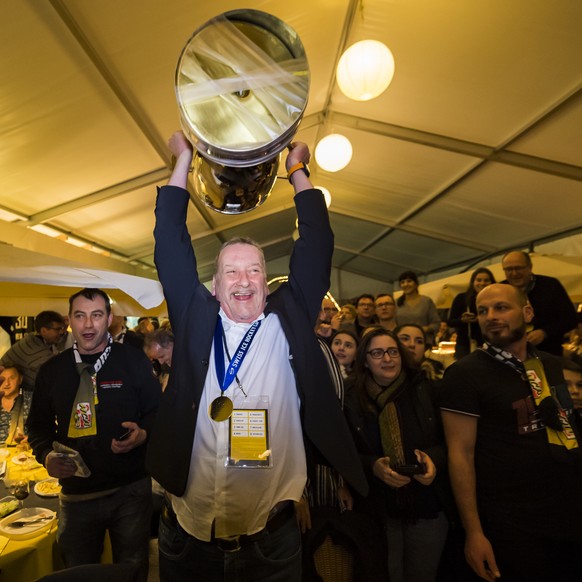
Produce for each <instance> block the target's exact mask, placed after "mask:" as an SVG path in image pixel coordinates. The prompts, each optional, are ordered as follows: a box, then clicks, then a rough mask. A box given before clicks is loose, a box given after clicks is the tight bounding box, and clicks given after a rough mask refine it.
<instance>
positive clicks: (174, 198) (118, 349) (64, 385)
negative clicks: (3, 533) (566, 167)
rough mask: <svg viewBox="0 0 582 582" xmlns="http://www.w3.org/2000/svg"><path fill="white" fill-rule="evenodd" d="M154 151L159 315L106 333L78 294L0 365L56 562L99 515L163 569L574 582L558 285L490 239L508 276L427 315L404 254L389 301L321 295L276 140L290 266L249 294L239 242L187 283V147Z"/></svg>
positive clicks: (327, 248) (253, 264)
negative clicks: (47, 514) (166, 155)
mask: <svg viewBox="0 0 582 582" xmlns="http://www.w3.org/2000/svg"><path fill="white" fill-rule="evenodd" d="M169 146H170V150H171V152H172V154H173V156H174V157H175V159H176V164H175V167H174V170H173V173H172V176H171V178H170V180H169V183H168V184H167V185H166V186H164V187H162V188H160V190H159V192H158V198H157V203H156V227H155V231H154V236H155V240H156V247H155V261H156V265H157V268H158V273H159V278H160V281H161V283H162V285H163V287H164V294H165V297H166V301H167V305H168V311H169V321H167V322H164V323H163V324H162V325H159V323H158V322H157V321H154V320H152V319H151V318H147V317H143V318H141V319H140V321H139V322H138V326H137V327H136V329H134V330H128V329H127V327H126V321H125V318H123V317H121V316H116V315H114V314H113V313H112V312H111V305H110V302H109V298H108V296H107V294H106V293H105V292H103V291H101V290H99V289H83V290H81V291H79V292H77V293H75V294H74V295H73V296H72V297H71V298H70V301H69V307H70V309H69V313H68V314H67V316H66V318H65V317H63V316H62V315H59V314H57V313H54V312H42V313H40V314H38V316H37V317H36V318H35V330H34V332H32V333H31V334H28V335H27V336H25V337H24V338H23V339H22V340H20V341H19V342H17V343H15V344H14V345H13V346H11V347H10V348H9V349H8V351H6V353H5V354H4V355H3V356H2V358H1V359H0V366H1V370H0V381H1V384H0V393H1V404H0V440H1V441H2V442H4V443H5V445H6V446H11V445H12V444H14V442H15V439H16V440H18V441H21V440H22V439H23V438H25V439H28V442H29V443H30V446H31V447H32V450H33V452H34V454H35V456H36V458H37V460H38V461H39V462H40V463H42V464H44V465H45V467H46V468H47V471H48V473H49V474H50V475H51V476H53V477H56V478H58V479H59V481H60V483H61V486H62V493H61V497H60V512H59V531H58V544H59V548H60V550H61V552H62V554H63V559H64V563H65V565H66V566H67V567H75V566H80V565H82V564H89V563H98V562H99V561H100V556H101V553H102V551H103V539H104V534H105V531H106V530H107V531H108V532H109V536H110V539H111V545H112V553H113V560H114V562H115V563H120V564H126V565H128V564H129V565H131V566H132V567H133V568H134V570H135V572H134V573H135V576H136V578H135V579H136V580H142V581H143V580H146V579H147V571H148V542H149V539H150V536H151V535H152V531H153V530H155V533H154V535H156V536H157V537H158V545H159V567H160V579H161V580H164V581H171V582H180V581H181V580H184V581H185V580H194V579H198V580H204V581H213V580H217V581H218V580H220V581H222V580H237V581H245V580H249V581H253V582H257V581H269V582H271V581H273V582H277V581H281V582H287V581H297V582H299V581H300V580H334V581H336V580H337V581H340V580H354V581H357V580H366V581H372V582H373V581H375V580H378V581H380V580H390V581H391V582H431V581H437V580H438V581H441V582H465V581H470V580H473V579H474V580H478V579H485V580H490V581H493V580H495V579H500V580H501V581H502V582H522V581H523V582H525V581H527V582H544V581H548V582H549V581H550V580H551V581H553V580H575V579H582V560H581V556H580V553H579V551H578V548H579V546H580V543H581V542H582V531H581V530H580V526H579V524H580V523H581V522H582V504H580V503H579V499H578V498H579V492H580V491H581V490H582V451H581V446H580V445H581V442H580V438H581V432H580V431H581V430H582V368H581V367H580V365H581V363H582V357H581V356H580V353H582V350H581V349H580V347H579V346H580V343H581V342H580V339H579V338H580V335H581V334H580V325H579V324H578V321H577V319H576V317H577V316H576V313H575V310H574V307H573V305H572V303H571V301H570V299H569V298H568V295H567V293H566V291H565V290H564V288H563V286H562V285H561V284H560V282H559V281H558V280H557V279H553V278H551V277H547V276H544V275H538V274H534V273H533V265H532V261H531V258H530V256H529V255H528V254H527V253H525V252H522V251H512V252H509V253H507V254H506V255H505V256H504V257H503V261H502V266H503V269H504V273H505V276H506V279H505V280H504V281H502V282H501V283H497V282H496V281H495V278H494V276H493V274H492V273H491V271H490V270H488V269H486V268H479V269H477V270H475V271H474V272H473V273H472V274H471V276H470V281H469V284H468V288H467V290H466V291H465V292H463V293H461V294H459V295H458V296H457V297H456V298H455V299H454V301H453V304H452V306H451V309H450V311H449V313H448V318H445V317H444V316H443V314H442V313H439V311H438V310H437V308H436V306H435V304H434V302H433V301H432V300H431V299H430V298H429V297H427V296H424V295H422V294H421V293H420V292H419V280H418V275H417V274H416V273H414V272H412V271H405V272H403V273H402V274H401V275H400V277H399V285H400V289H401V291H402V293H401V295H400V296H399V297H398V298H396V299H395V298H394V296H393V295H391V294H390V293H380V294H378V295H376V296H374V295H372V294H369V293H364V294H361V295H360V296H358V297H357V298H354V299H353V301H346V302H345V304H342V305H339V304H337V303H336V302H335V301H334V300H333V299H332V298H331V296H329V295H326V293H327V292H328V290H329V280H330V270H331V256H332V253H333V234H332V231H331V228H330V225H329V219H328V215H327V210H326V207H325V203H324V200H323V196H322V195H321V192H320V191H318V190H317V189H314V188H313V187H312V185H311V182H310V180H309V172H308V169H307V164H308V162H309V159H310V153H309V150H308V149H307V147H306V146H305V144H301V143H294V144H292V145H291V146H290V148H289V153H288V156H287V160H286V165H285V167H286V169H287V172H288V179H289V182H290V183H291V185H292V188H293V191H294V202H295V206H296V210H297V215H298V223H299V227H298V228H299V238H298V240H297V241H296V242H295V245H294V249H293V254H292V258H291V263H290V273H289V277H288V281H287V282H286V283H283V284H282V285H281V286H280V287H279V288H277V290H276V291H274V292H272V293H270V292H269V289H268V287H267V283H266V280H267V279H266V268H265V258H264V255H263V253H262V250H261V248H260V247H259V246H258V245H257V243H255V242H254V241H252V240H251V239H248V238H245V237H239V238H235V239H232V240H230V241H228V242H226V243H225V244H224V245H223V247H222V248H221V249H220V252H219V254H218V256H217V259H216V269H215V274H214V277H213V280H212V287H211V289H210V290H209V289H208V288H207V287H206V286H205V285H203V284H202V282H201V281H200V279H199V278H198V273H197V267H196V255H195V252H194V249H193V247H192V244H191V236H190V234H189V233H188V230H187V227H186V218H187V209H188V201H189V194H188V191H187V189H186V186H187V180H188V171H189V168H190V165H191V162H192V155H193V151H192V146H191V144H189V142H188V141H187V140H186V138H185V137H184V135H183V134H182V133H181V132H178V133H176V134H174V135H173V136H172V138H171V139H170V142H169ZM322 298H323V299H322ZM443 327H444V328H445V329H450V330H454V333H455V334H456V349H455V360H456V361H455V363H454V364H452V365H450V366H448V367H446V369H445V366H444V365H443V363H442V362H441V361H437V360H436V359H434V358H431V347H432V346H433V345H435V342H437V341H438V338H439V337H441V336H442V334H443ZM568 334H569V335H568ZM445 337H447V335H446V333H445ZM564 346H566V352H567V353H566V354H565V351H564ZM570 346H574V347H570ZM565 355H567V357H564V356H565ZM152 484H153V488H154V492H153V493H152ZM154 505H155V506H157V511H158V513H159V516H160V517H159V527H157V526H156V527H155V528H153V530H152V524H151V518H150V516H151V514H152V507H153V506H154ZM302 548H303V549H302ZM330 563H331V564H333V565H335V569H334V570H333V573H329V568H330V565H329V564H330ZM338 564H341V567H340V566H338Z"/></svg>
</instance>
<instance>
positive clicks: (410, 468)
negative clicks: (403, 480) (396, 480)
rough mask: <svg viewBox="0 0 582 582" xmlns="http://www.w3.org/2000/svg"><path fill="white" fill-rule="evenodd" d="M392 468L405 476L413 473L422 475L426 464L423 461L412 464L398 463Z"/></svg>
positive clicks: (410, 475)
mask: <svg viewBox="0 0 582 582" xmlns="http://www.w3.org/2000/svg"><path fill="white" fill-rule="evenodd" d="M394 470H395V471H396V472H397V473H398V474H399V475H404V476H405V477H412V476H413V475H424V474H425V473H426V465H425V464H424V463H416V464H413V465H398V466H397V467H394Z"/></svg>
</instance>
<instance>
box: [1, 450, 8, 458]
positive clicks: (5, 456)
mask: <svg viewBox="0 0 582 582" xmlns="http://www.w3.org/2000/svg"><path fill="white" fill-rule="evenodd" d="M9 456H10V449H0V459H7V458H8V457H9Z"/></svg>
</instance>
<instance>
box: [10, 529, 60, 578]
mask: <svg viewBox="0 0 582 582" xmlns="http://www.w3.org/2000/svg"><path fill="white" fill-rule="evenodd" d="M56 538H57V520H56V519H55V521H54V522H53V525H52V527H51V529H50V530H49V531H48V532H43V533H42V534H40V535H38V536H36V537H34V538H31V539H28V540H22V541H16V540H13V539H8V538H6V537H4V536H0V549H1V551H0V582H32V581H33V580H37V579H38V578H41V577H42V576H45V575H46V574H50V573H51V572H52V571H53V569H54V566H53V563H54V562H53V546H54V544H55V541H56Z"/></svg>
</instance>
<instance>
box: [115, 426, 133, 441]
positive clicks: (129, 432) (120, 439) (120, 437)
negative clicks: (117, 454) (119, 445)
mask: <svg viewBox="0 0 582 582" xmlns="http://www.w3.org/2000/svg"><path fill="white" fill-rule="evenodd" d="M132 432H133V431H132V430H131V429H129V430H128V431H126V432H124V433H123V434H122V435H120V436H118V437H117V439H116V440H118V441H123V440H125V439H126V438H127V437H128V436H129V435H130V434H131V433H132Z"/></svg>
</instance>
